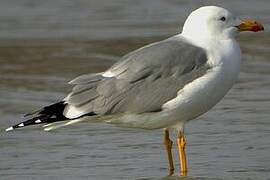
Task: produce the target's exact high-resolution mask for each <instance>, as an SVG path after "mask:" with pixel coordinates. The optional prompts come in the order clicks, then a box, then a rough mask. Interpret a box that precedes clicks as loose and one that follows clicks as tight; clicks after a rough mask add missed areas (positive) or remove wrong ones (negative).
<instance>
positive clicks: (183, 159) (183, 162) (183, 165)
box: [177, 132, 187, 176]
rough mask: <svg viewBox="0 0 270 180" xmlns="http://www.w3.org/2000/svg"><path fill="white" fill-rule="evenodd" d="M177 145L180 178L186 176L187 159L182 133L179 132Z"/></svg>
mask: <svg viewBox="0 0 270 180" xmlns="http://www.w3.org/2000/svg"><path fill="white" fill-rule="evenodd" d="M177 145H178V154H179V161H180V176H186V175H187V159H186V152H185V146H186V140H185V137H184V134H183V133H182V132H179V134H178V137H177Z"/></svg>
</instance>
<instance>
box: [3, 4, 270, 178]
mask: <svg viewBox="0 0 270 180" xmlns="http://www.w3.org/2000/svg"><path fill="white" fill-rule="evenodd" d="M204 5H218V6H222V7H225V8H227V9H229V10H231V11H232V12H234V13H235V14H237V15H238V16H239V17H240V18H242V19H256V20H258V21H260V22H262V23H263V24H264V26H265V31H264V32H262V33H243V34H241V35H240V36H239V37H238V39H239V41H240V44H241V48H242V51H243V65H242V72H241V74H240V77H239V80H238V83H237V84H236V85H235V86H234V88H233V89H232V90H231V91H230V92H229V94H228V95H227V96H226V97H225V98H224V99H223V101H222V102H220V103H219V104H218V105H217V106H215V108H214V109H213V110H211V111H210V112H208V113H207V114H205V115H204V116H202V117H200V118H198V119H199V120H198V121H191V122H190V123H189V124H188V125H187V126H186V136H187V149H186V150H187V154H188V162H189V168H190V171H189V177H190V178H191V179H192V178H194V179H267V178H269V177H270V153H269V152H270V118H269V117H270V111H269V108H270V94H269V90H270V46H269V44H270V32H269V28H270V11H269V9H270V1H269V0H256V1H254V0H227V1H222V0H216V1H215V0H212V1H210V0H209V1H203V0H110V1H108V0H107V1H106V0H76V1H75V0H47V1H43V0H12V1H10V0H0V175H1V176H0V179H1V180H2V179H20V180H22V179H27V180H29V179H50V180H51V179H102V180H103V179H104V180H105V179H144V180H145V179H167V178H166V174H167V159H166V156H165V153H164V150H163V137H162V131H161V130H156V131H145V130H137V129H123V128H118V127H114V126H111V125H107V124H86V123H82V124H78V125H74V126H70V127H66V128H63V129H59V130H56V131H53V132H44V131H42V129H41V128H40V127H35V128H32V127H30V128H25V129H23V130H18V131H14V132H11V133H6V132H4V129H5V128H7V127H9V126H10V125H12V124H14V123H17V122H19V121H21V119H20V118H21V117H22V115H23V114H24V113H27V112H31V111H33V110H36V109H39V108H41V107H42V106H44V105H48V104H51V103H54V102H57V101H59V100H61V99H62V98H63V97H64V96H65V94H66V93H67V92H68V91H69V90H70V89H71V87H70V86H69V85H68V84H67V82H68V81H69V80H71V79H72V78H75V77H76V76H78V75H81V74H84V73H91V72H98V71H102V70H105V69H106V68H108V67H109V66H110V65H112V64H113V63H114V62H116V61H117V60H118V59H119V57H121V56H122V55H124V54H126V53H128V52H130V51H132V50H134V49H136V48H139V47H141V46H143V45H146V44H148V43H151V42H154V41H158V40H162V39H165V38H167V37H169V36H172V35H175V34H177V33H180V32H181V28H182V25H183V23H184V21H185V19H186V17H187V16H188V15H189V13H190V12H191V11H193V10H195V9H196V8H198V7H200V6H204ZM174 156H175V159H177V154H176V153H175V154H174ZM176 162H177V161H176ZM176 169H178V166H177V163H176Z"/></svg>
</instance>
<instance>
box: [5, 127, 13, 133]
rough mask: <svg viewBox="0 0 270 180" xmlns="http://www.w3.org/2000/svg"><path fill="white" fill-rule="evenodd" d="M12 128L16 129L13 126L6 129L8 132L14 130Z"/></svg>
mask: <svg viewBox="0 0 270 180" xmlns="http://www.w3.org/2000/svg"><path fill="white" fill-rule="evenodd" d="M12 130H14V128H13V127H12V126H11V127H9V128H7V129H6V132H8V131H12Z"/></svg>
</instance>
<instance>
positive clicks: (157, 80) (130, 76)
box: [65, 38, 209, 116]
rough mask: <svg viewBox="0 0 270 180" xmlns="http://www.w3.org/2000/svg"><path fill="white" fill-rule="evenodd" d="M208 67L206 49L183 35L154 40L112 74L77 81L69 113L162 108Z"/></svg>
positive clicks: (114, 69)
mask: <svg viewBox="0 0 270 180" xmlns="http://www.w3.org/2000/svg"><path fill="white" fill-rule="evenodd" d="M208 69H209V66H208V65H207V55H206V52H205V51H204V50H203V49H201V48H199V47H196V46H193V45H191V44H190V43H188V42H186V41H184V40H182V39H179V38H170V39H167V40H164V41H161V42H158V43H154V44H151V45H148V46H145V47H143V48H140V49H138V50H136V51H134V52H131V53H129V54H127V55H126V56H124V57H123V58H122V59H121V60H120V61H119V62H118V63H116V64H115V65H113V66H112V67H111V68H110V69H109V70H108V71H107V72H109V73H110V74H111V75H113V76H112V77H104V76H103V75H102V74H101V73H99V74H92V75H83V76H80V77H79V78H76V79H75V80H73V81H72V82H71V83H72V84H75V87H74V88H73V90H72V92H71V93H70V94H69V95H68V96H67V98H66V99H65V101H66V102H67V104H68V106H67V110H66V116H72V115H71V113H74V109H75V110H76V111H78V112H79V113H77V114H76V113H75V114H76V115H75V116H81V115H83V114H87V113H95V114H100V115H105V114H115V113H123V112H131V113H144V112H156V111H160V110H162V105H163V104H164V103H166V102H167V101H169V100H171V99H173V98H174V97H176V95H177V92H178V91H179V90H180V89H182V88H183V87H184V86H185V85H186V84H187V83H189V82H191V81H193V80H194V79H196V78H198V77H200V76H202V75H204V74H205V73H206V71H207V70H208ZM71 109H72V110H71Z"/></svg>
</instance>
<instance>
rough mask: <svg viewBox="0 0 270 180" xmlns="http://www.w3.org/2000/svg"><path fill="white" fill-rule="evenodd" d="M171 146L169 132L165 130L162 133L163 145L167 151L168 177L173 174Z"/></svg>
mask: <svg viewBox="0 0 270 180" xmlns="http://www.w3.org/2000/svg"><path fill="white" fill-rule="evenodd" d="M172 144H173V142H172V141H171V140H170V135H169V130H168V129H165V131H164V145H165V148H166V150H167V155H168V160H169V176H171V175H173V173H174V166H173V158H172Z"/></svg>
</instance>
